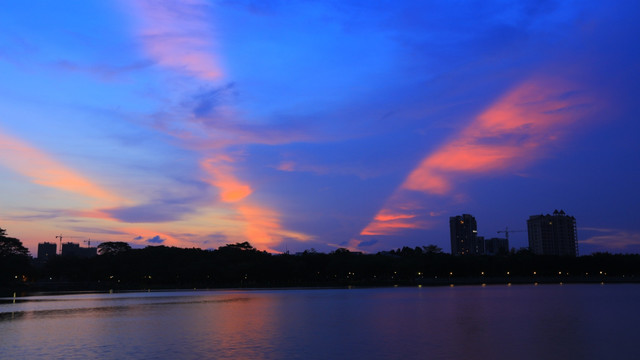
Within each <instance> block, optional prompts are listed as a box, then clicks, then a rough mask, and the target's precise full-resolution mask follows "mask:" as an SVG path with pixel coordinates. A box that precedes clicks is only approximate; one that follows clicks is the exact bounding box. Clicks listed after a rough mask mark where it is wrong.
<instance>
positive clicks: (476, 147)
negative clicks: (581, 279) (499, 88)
mask: <svg viewBox="0 0 640 360" xmlns="http://www.w3.org/2000/svg"><path fill="white" fill-rule="evenodd" d="M578 89H579V88H577V87H576V86H575V85H572V84H569V83H566V82H562V81H560V80H557V79H542V78H536V79H532V80H529V81H526V82H524V83H522V84H520V85H518V86H517V87H515V88H514V89H513V90H511V91H510V92H508V93H507V94H506V95H504V96H502V97H501V98H500V99H499V100H498V101H496V102H495V103H494V104H493V105H491V106H490V107H489V108H488V109H487V110H486V111H484V112H482V113H481V114H480V115H479V116H477V117H476V118H475V119H474V120H473V121H472V122H471V123H469V125H467V126H466V127H465V128H463V129H462V130H461V131H460V132H459V133H458V134H456V135H455V136H454V137H453V138H452V139H451V140H450V141H448V142H445V144H444V145H442V146H441V147H439V148H438V149H436V150H435V151H434V152H432V153H431V154H429V155H427V156H426V157H425V158H424V159H423V160H422V161H421V162H420V164H419V165H418V166H417V167H416V168H415V169H414V170H413V171H411V173H410V174H409V176H408V177H407V178H406V179H405V181H404V182H403V183H402V185H401V186H400V187H399V188H398V189H397V190H396V192H395V193H394V194H393V195H392V196H391V198H390V199H389V200H388V201H387V204H386V205H385V206H384V207H383V208H382V209H381V210H380V211H379V212H378V214H377V215H376V216H375V217H374V219H373V220H372V221H371V222H370V223H369V225H367V226H366V227H365V228H364V229H363V230H362V231H361V235H383V234H385V235H388V234H393V233H396V232H397V231H398V230H400V229H407V228H425V227H426V226H427V225H428V224H429V222H428V221H426V220H425V216H424V215H422V214H423V213H425V211H424V205H422V204H420V205H418V206H416V202H415V198H416V195H413V194H412V193H415V192H417V193H423V194H427V195H436V196H445V195H446V196H454V197H455V196H458V195H459V194H460V192H459V191H458V192H457V193H456V191H455V190H456V185H457V184H459V183H461V182H464V181H466V180H468V179H469V178H470V177H474V176H488V175H491V176H496V175H499V174H503V173H505V172H507V171H517V170H519V169H522V168H524V167H525V166H527V165H528V164H530V163H531V162H533V161H534V160H537V159H540V158H542V157H544V156H548V155H549V153H550V152H551V150H552V149H554V148H555V149H558V148H561V146H560V145H559V144H558V141H559V140H560V139H563V138H564V137H565V135H566V134H567V133H568V132H569V131H570V129H571V126H572V125H574V124H575V123H576V122H577V121H579V120H580V119H581V118H583V117H584V115H585V113H586V112H587V110H590V109H591V107H592V106H593V104H592V101H593V99H592V98H590V97H589V96H588V95H587V94H585V93H582V92H580V91H578Z"/></svg>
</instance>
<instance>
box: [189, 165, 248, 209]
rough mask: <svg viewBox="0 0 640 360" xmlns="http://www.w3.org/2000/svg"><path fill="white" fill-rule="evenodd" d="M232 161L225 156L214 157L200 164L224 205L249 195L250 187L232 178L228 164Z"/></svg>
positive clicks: (231, 169)
mask: <svg viewBox="0 0 640 360" xmlns="http://www.w3.org/2000/svg"><path fill="white" fill-rule="evenodd" d="M232 162H233V159H232V158H231V157H229V156H226V155H216V156H212V157H209V158H208V159H205V160H203V161H202V162H201V166H202V168H203V169H204V170H205V171H206V172H207V173H208V174H209V175H210V176H211V178H210V179H209V180H208V182H209V183H210V184H211V185H213V186H215V187H217V188H218V189H219V191H220V200H222V201H223V202H226V203H233V202H238V201H240V200H242V199H244V198H246V197H247V196H249V195H251V192H252V191H251V187H250V186H249V185H247V184H245V183H243V182H240V181H239V180H238V179H236V177H235V176H233V173H232V172H233V168H232V167H231V165H230V163H232Z"/></svg>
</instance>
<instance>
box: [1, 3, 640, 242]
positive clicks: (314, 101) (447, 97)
mask: <svg viewBox="0 0 640 360" xmlns="http://www.w3.org/2000/svg"><path fill="white" fill-rule="evenodd" d="M638 6H639V5H638V4H636V2H633V1H620V2H616V3H611V2H606V1H589V2H585V1H562V2H560V1H558V2H556V1H531V2H527V1H518V2H514V1H477V2H473V1H461V2H454V1H446V2H444V1H433V2H412V1H409V2H404V1H393V2H391V1H389V2H386V1H382V2H374V3H371V2H364V1H335V2H334V1H296V2H288V1H260V2H251V1H246V2H243V1H204V0H188V1H113V2H102V1H87V2H82V3H74V4H70V3H64V2H62V3H60V2H56V3H52V2H48V1H34V2H29V3H20V2H12V3H8V4H5V5H4V10H3V12H2V13H1V14H0V74H1V76H2V81H0V179H2V186H1V187H0V226H1V227H3V228H6V229H7V230H8V233H9V234H10V235H12V236H14V237H18V238H20V239H21V240H23V242H24V243H25V244H26V245H27V246H28V247H29V248H30V249H31V251H32V252H35V247H36V245H37V243H38V242H42V241H55V236H56V235H59V234H63V235H65V236H77V237H78V239H80V238H87V239H89V238H90V239H92V242H94V243H97V242H100V241H127V242H130V243H132V244H133V245H134V246H145V245H157V244H164V245H170V246H183V247H201V248H215V247H218V246H220V245H224V244H226V243H232V242H238V241H249V242H251V243H252V244H253V245H254V246H256V247H258V248H260V249H263V250H268V251H276V252H277V251H283V250H285V249H288V250H290V251H302V250H304V249H308V248H312V247H313V248H315V249H318V250H321V251H331V250H333V249H335V248H337V247H347V248H350V249H352V250H358V251H366V252H376V251H380V250H388V249H392V248H397V247H400V246H405V245H407V246H422V245H428V244H436V245H438V246H440V247H442V248H443V249H445V250H446V251H448V250H449V237H448V218H449V216H454V215H459V214H462V213H471V214H473V215H474V216H476V218H477V220H478V228H479V229H478V230H479V233H480V235H484V236H487V237H492V236H495V235H497V233H496V231H498V230H500V229H504V228H505V227H506V226H509V228H511V229H515V230H518V229H525V228H526V219H527V218H528V217H529V216H530V215H534V214H540V213H550V212H552V211H553V210H554V209H564V210H565V211H566V212H567V213H569V214H570V215H573V216H575V217H576V219H577V224H578V231H579V233H578V240H579V244H580V253H582V254H588V253H591V252H595V251H611V252H638V251H640V225H639V224H638V223H637V221H635V214H636V213H638V210H640V209H639V208H638V207H639V205H638V203H639V201H638V200H639V196H638V193H639V192H638V191H637V185H636V184H638V183H639V180H640V171H639V169H640V167H639V165H638V164H640V161H638V154H639V153H640V152H639V150H640V149H639V145H638V143H639V142H638V141H637V138H636V136H637V133H638V130H640V129H639V128H640V125H639V124H638V122H637V119H638V115H640V112H639V110H638V106H637V100H636V99H637V97H638V94H639V90H640V89H639V84H640V79H639V74H638V71H637V64H638V60H640V59H639V58H640V54H639V51H640V50H639V48H638V47H637V46H635V43H636V39H637V38H638V35H639V32H640V31H639V30H640V29H639V26H640V25H638V24H637V21H636V18H637V16H636V15H635V14H637V13H638V12H639V10H640V9H638ZM510 240H511V246H512V247H516V248H519V247H523V246H526V245H527V240H526V233H513V234H512V235H511V236H510Z"/></svg>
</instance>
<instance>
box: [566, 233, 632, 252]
mask: <svg viewBox="0 0 640 360" xmlns="http://www.w3.org/2000/svg"><path fill="white" fill-rule="evenodd" d="M580 231H585V232H591V233H595V234H594V235H591V236H589V237H588V238H586V239H584V240H579V241H578V244H579V245H582V244H587V245H592V246H596V247H599V248H602V249H615V250H621V251H622V250H625V249H628V248H630V247H635V246H639V245H640V233H638V232H633V231H628V230H622V229H607V228H581V229H580Z"/></svg>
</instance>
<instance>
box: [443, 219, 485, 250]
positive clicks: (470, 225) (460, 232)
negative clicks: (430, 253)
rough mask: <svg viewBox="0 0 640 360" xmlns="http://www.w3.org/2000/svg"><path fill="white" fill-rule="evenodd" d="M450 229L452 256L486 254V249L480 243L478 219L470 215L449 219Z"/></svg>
mask: <svg viewBox="0 0 640 360" xmlns="http://www.w3.org/2000/svg"><path fill="white" fill-rule="evenodd" d="M449 228H450V231H451V254H452V255H478V254H482V253H483V252H484V247H483V246H482V244H480V243H479V242H478V225H477V223H476V218H474V217H473V216H471V215H469V214H462V215H458V216H452V217H450V218H449Z"/></svg>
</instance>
